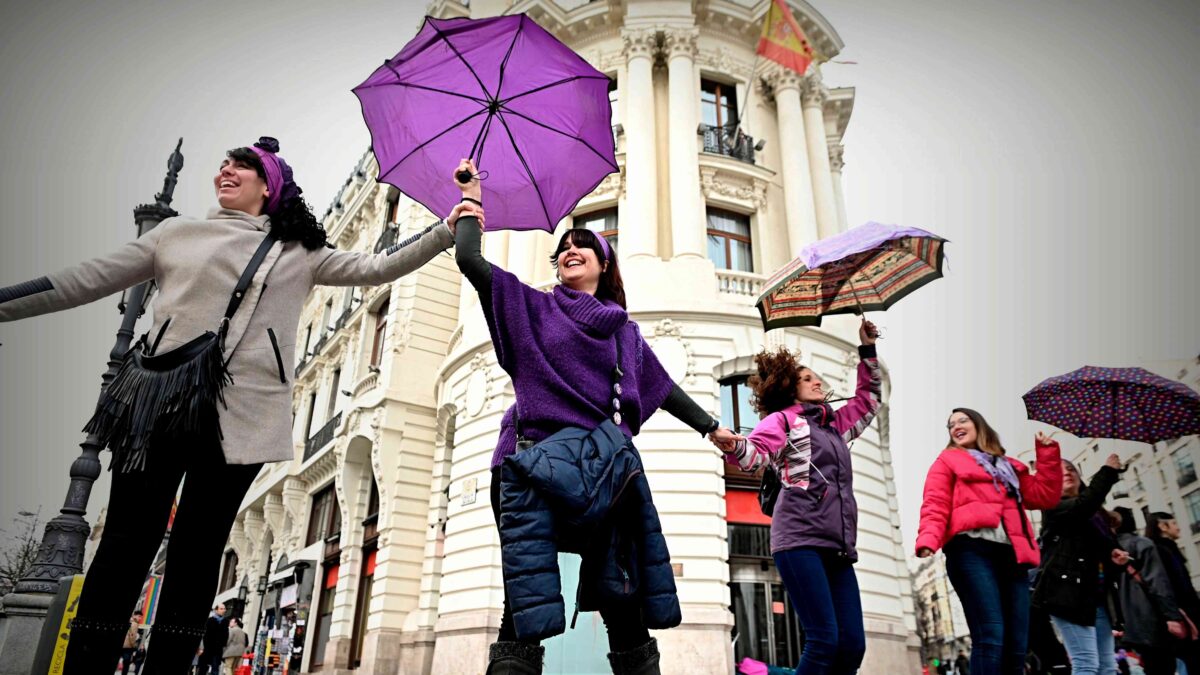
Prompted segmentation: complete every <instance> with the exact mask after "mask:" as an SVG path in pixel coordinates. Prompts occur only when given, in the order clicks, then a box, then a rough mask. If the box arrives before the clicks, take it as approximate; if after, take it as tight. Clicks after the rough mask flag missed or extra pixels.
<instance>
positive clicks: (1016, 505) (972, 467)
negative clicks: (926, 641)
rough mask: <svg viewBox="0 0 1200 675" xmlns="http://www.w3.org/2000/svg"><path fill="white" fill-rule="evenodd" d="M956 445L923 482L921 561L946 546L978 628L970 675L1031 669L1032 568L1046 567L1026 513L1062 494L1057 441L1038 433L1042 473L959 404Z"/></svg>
mask: <svg viewBox="0 0 1200 675" xmlns="http://www.w3.org/2000/svg"><path fill="white" fill-rule="evenodd" d="M946 428H947V429H948V430H949V432H950V447H948V448H946V449H945V450H943V451H942V454H940V455H938V458H937V459H936V460H935V461H934V462H933V466H932V467H930V468H929V475H928V476H927V477H926V478H925V498H924V499H923V500H922V502H921V525H920V528H919V530H918V533H917V557H919V558H928V557H929V556H931V555H933V553H934V552H935V551H937V550H938V549H940V548H945V549H946V573H947V576H949V577H950V583H951V584H953V585H954V590H955V591H956V592H957V593H958V596H959V598H961V599H962V601H963V603H962V604H963V610H964V612H965V613H966V615H967V626H968V627H969V628H970V630H971V644H972V650H971V673H972V675H1001V674H1003V675H1020V674H1021V673H1024V672H1025V648H1026V645H1027V643H1028V638H1029V576H1028V572H1029V570H1030V569H1032V568H1033V567H1036V566H1037V565H1038V563H1039V562H1040V561H1041V556H1040V555H1039V553H1038V545H1037V541H1036V540H1035V538H1034V532H1033V525H1032V524H1031V523H1030V522H1029V517H1028V516H1027V515H1026V514H1025V509H1027V508H1029V509H1050V508H1054V507H1055V506H1057V505H1058V501H1059V499H1060V498H1061V496H1062V482H1063V470H1062V460H1061V459H1060V457H1059V449H1058V443H1055V442H1054V441H1052V440H1050V437H1048V436H1046V435H1045V434H1042V433H1040V432H1039V433H1038V435H1037V446H1036V451H1037V473H1036V474H1031V473H1030V472H1029V468H1028V467H1026V466H1025V465H1024V464H1022V463H1021V462H1019V461H1017V460H1015V459H1012V458H1011V457H1008V456H1006V455H1007V453H1006V452H1005V450H1004V446H1003V445H1001V444H1000V436H999V435H997V434H996V432H995V431H994V430H993V429H992V428H991V427H990V426H988V423H987V421H986V420H984V419H983V416H982V415H980V414H979V413H977V412H975V411H974V410H969V409H967V408H955V409H954V412H953V414H951V415H950V420H949V422H948V423H947V424H946Z"/></svg>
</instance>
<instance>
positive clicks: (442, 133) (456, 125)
mask: <svg viewBox="0 0 1200 675" xmlns="http://www.w3.org/2000/svg"><path fill="white" fill-rule="evenodd" d="M485 112H487V108H481V109H480V110H479V112H476V113H474V114H472V115H468V116H467V117H464V118H463V119H461V120H459V121H457V122H455V123H454V124H451V125H450V126H448V127H446V128H445V129H443V130H442V131H440V132H438V134H437V135H436V136H433V137H432V138H430V139H429V140H427V141H425V142H424V143H422V144H420V145H418V146H417V147H415V148H413V149H412V150H409V151H408V154H407V155H405V156H403V157H401V158H400V159H398V160H396V161H395V162H393V163H392V165H391V166H390V167H388V170H387V171H380V172H379V176H380V178H381V179H382V177H383V176H386V175H387V174H389V173H391V172H393V171H395V170H396V167H398V166H400V165H401V164H403V163H404V162H405V161H407V160H408V158H409V157H412V156H413V155H415V154H416V153H417V151H418V150H420V149H421V148H424V147H425V146H427V145H429V144H430V143H432V142H434V141H436V140H437V139H439V138H441V137H442V136H445V135H446V134H448V133H450V132H451V131H454V130H455V129H457V128H459V127H461V126H462V125H464V124H466V123H467V122H469V121H470V120H471V119H473V118H476V117H479V116H480V115H482V114H483V113H485Z"/></svg>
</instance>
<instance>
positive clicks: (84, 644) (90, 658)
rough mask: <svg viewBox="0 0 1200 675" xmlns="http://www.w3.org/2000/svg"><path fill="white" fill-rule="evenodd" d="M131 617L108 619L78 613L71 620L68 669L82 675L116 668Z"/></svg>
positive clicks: (72, 674)
mask: <svg viewBox="0 0 1200 675" xmlns="http://www.w3.org/2000/svg"><path fill="white" fill-rule="evenodd" d="M128 631H129V621H128V620H125V621H121V620H117V621H107V620H99V619H89V618H86V617H81V616H77V617H75V618H74V619H72V620H71V637H70V639H69V640H68V642H67V658H66V662H65V664H64V665H65V668H64V672H66V673H67V674H68V675H82V674H84V673H95V672H100V671H104V670H105V667H106V666H107V669H108V670H116V667H117V661H119V660H120V659H121V647H123V646H124V644H125V633H127V632H128Z"/></svg>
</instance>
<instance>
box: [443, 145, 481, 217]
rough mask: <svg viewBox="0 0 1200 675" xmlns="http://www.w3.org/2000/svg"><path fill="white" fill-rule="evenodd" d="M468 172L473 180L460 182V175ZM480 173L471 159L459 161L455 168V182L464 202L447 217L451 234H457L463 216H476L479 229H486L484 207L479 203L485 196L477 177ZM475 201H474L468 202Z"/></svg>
mask: <svg viewBox="0 0 1200 675" xmlns="http://www.w3.org/2000/svg"><path fill="white" fill-rule="evenodd" d="M460 172H466V173H469V174H471V176H472V178H471V179H470V180H469V181H467V182H466V183H460V182H459V181H458V174H459V173H460ZM477 174H478V172H477V171H476V170H475V163H474V162H472V161H471V160H469V159H463V160H461V161H459V163H458V166H456V167H455V168H454V174H453V180H454V184H455V185H456V186H458V189H459V190H461V191H462V195H463V201H461V202H459V203H458V204H456V205H455V206H454V208H453V209H452V210H451V211H450V215H448V216H446V226H447V227H449V228H450V232H451V233H456V232H457V230H456V229H455V226H456V225H457V224H458V219H459V218H461V217H463V216H474V217H475V218H478V219H479V229H481V230H482V229H484V224H483V207H482V206H480V205H479V204H478V203H477V202H479V201H480V197H481V196H482V194H483V190H482V188H480V186H479V178H477V177H476V175H477ZM468 200H474V201H468Z"/></svg>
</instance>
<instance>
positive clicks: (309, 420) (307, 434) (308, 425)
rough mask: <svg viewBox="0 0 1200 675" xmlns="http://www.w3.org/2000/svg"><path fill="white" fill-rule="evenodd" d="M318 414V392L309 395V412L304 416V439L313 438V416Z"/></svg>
mask: <svg viewBox="0 0 1200 675" xmlns="http://www.w3.org/2000/svg"><path fill="white" fill-rule="evenodd" d="M316 414H317V394H316V392H313V393H311V394H309V395H308V414H307V415H305V416H304V440H306V441H307V440H308V439H310V438H312V425H313V416H314V415H316Z"/></svg>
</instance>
